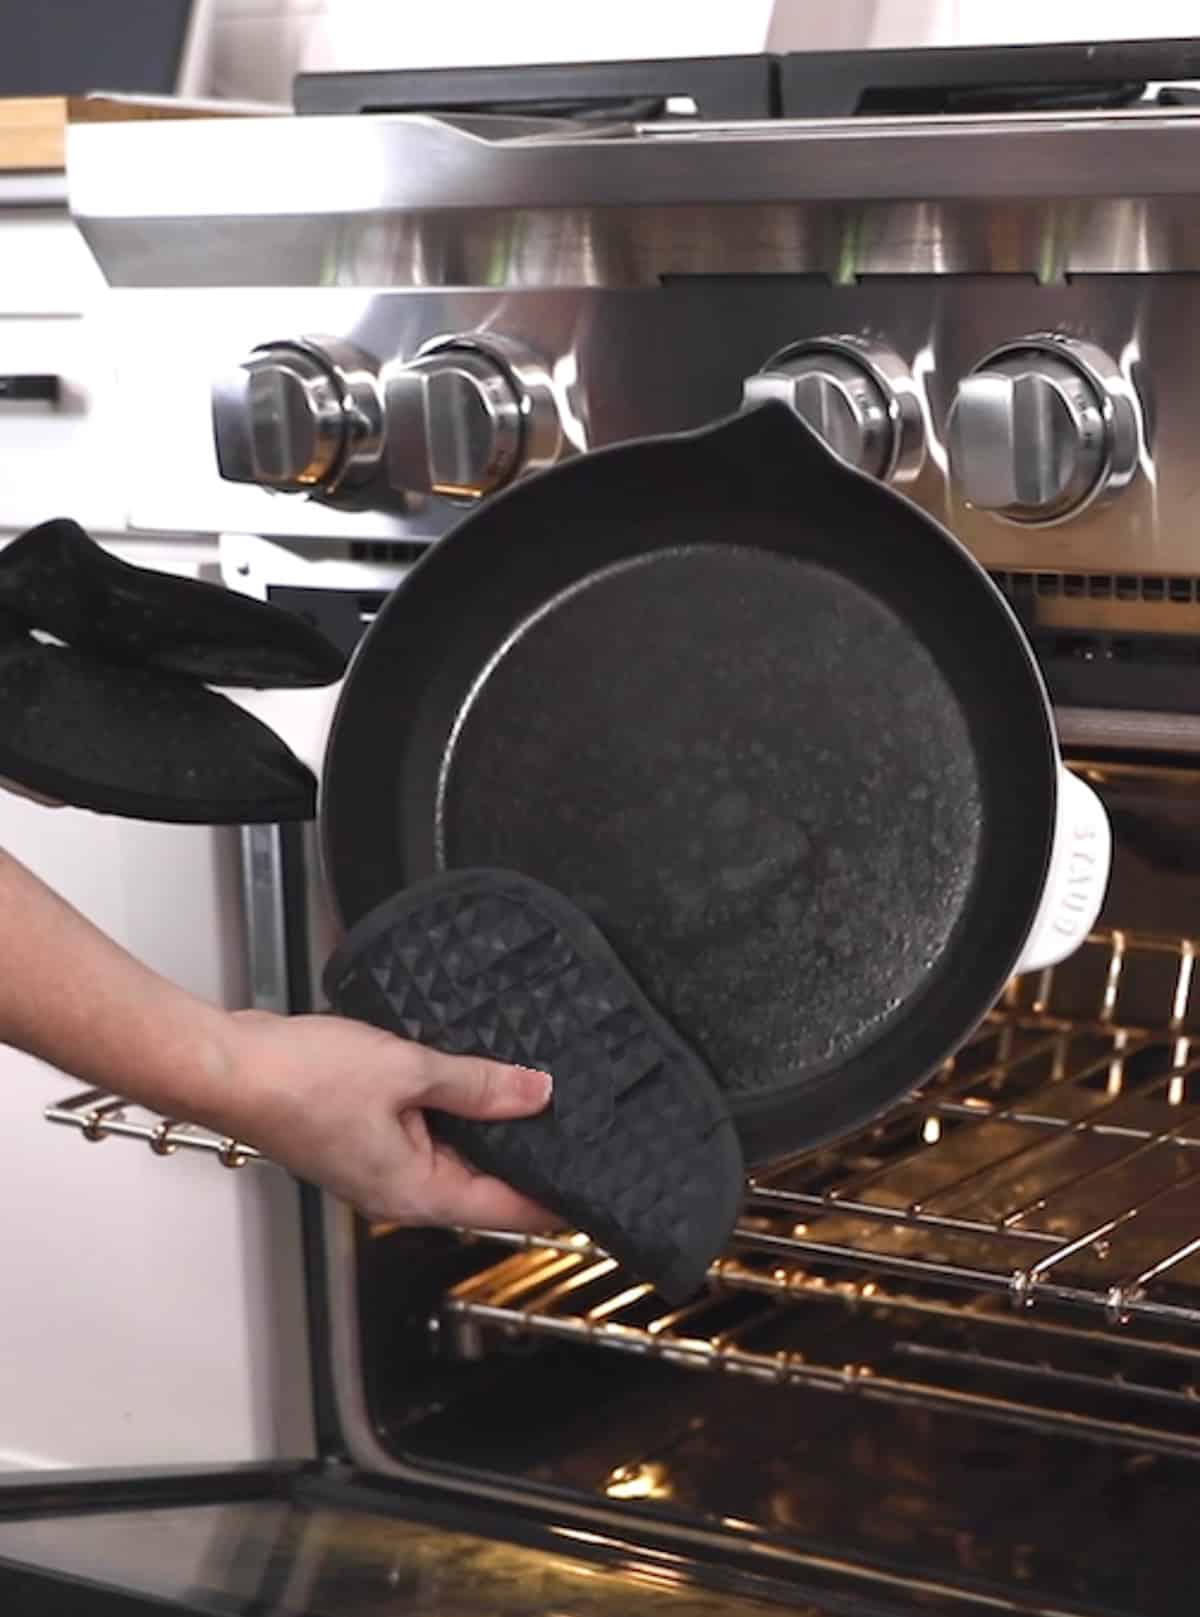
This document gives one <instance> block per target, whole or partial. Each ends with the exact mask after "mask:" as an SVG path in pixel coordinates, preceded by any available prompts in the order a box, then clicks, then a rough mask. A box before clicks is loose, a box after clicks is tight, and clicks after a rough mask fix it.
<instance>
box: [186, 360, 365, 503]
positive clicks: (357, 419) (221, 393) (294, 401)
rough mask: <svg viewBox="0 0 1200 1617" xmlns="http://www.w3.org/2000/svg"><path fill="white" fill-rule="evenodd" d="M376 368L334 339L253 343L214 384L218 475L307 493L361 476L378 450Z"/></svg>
mask: <svg viewBox="0 0 1200 1617" xmlns="http://www.w3.org/2000/svg"><path fill="white" fill-rule="evenodd" d="M376 369H377V367H376V365H375V362H374V360H372V359H371V357H370V356H369V355H368V354H365V353H363V352H362V351H361V350H360V349H357V348H355V347H354V346H353V345H352V344H350V343H345V342H341V341H339V340H337V339H336V338H308V337H304V338H299V339H297V340H295V341H288V342H273V343H264V344H262V345H261V346H260V347H258V348H256V349H255V350H254V351H253V353H252V354H251V355H250V357H249V359H247V360H245V361H244V362H243V363H242V364H241V365H239V366H237V367H236V369H235V370H233V371H232V372H230V374H229V375H227V376H225V377H223V378H222V379H221V380H220V381H218V382H217V384H216V385H215V387H214V389H213V400H212V406H213V432H214V435H215V438H216V446H217V464H218V466H219V467H220V472H221V476H222V477H224V478H228V479H229V480H230V481H231V482H234V483H258V484H260V485H262V486H263V487H265V488H271V489H279V490H285V491H289V492H293V493H306V494H314V495H328V494H333V493H336V492H337V490H338V489H339V488H341V487H343V486H346V485H351V484H354V483H357V482H361V481H362V480H363V479H364V478H365V477H366V476H368V475H369V474H370V473H371V472H372V471H374V470H375V468H376V467H377V466H378V464H379V461H380V459H381V456H382V453H383V409H382V404H381V401H380V397H379V386H378V380H377V375H376Z"/></svg>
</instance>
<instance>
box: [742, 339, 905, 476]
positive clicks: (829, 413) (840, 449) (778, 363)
mask: <svg viewBox="0 0 1200 1617" xmlns="http://www.w3.org/2000/svg"><path fill="white" fill-rule="evenodd" d="M742 398H743V402H744V403H745V404H747V405H751V404H758V403H761V402H762V401H763V400H764V399H782V400H783V402H784V403H785V404H789V405H790V406H791V407H792V409H793V410H794V411H795V412H796V414H797V415H798V416H799V417H800V418H801V420H802V421H805V422H807V423H808V425H809V426H810V427H812V429H813V431H814V432H817V433H819V434H820V436H821V437H822V438H823V439H824V440H825V442H826V443H827V444H828V445H829V447H830V448H831V449H832V450H833V451H834V452H835V453H836V454H838V455H840V456H841V458H842V459H843V460H844V461H848V462H849V464H850V465H851V466H854V467H856V468H857V469H858V470H859V471H861V472H867V473H868V474H869V475H870V476H872V477H880V478H887V479H889V480H891V481H893V482H899V483H904V482H909V481H911V479H912V478H914V477H915V476H916V475H917V473H918V472H919V471H920V469H921V463H922V460H923V458H924V434H923V430H922V423H921V408H920V401H919V400H918V398H917V393H916V389H915V387H914V385H913V381H912V377H911V376H910V375H909V373H908V371H907V369H906V368H905V366H904V364H903V363H902V362H901V360H899V359H898V358H897V356H896V355H895V354H893V353H892V352H891V350H890V349H887V348H884V347H883V346H882V345H881V344H879V343H874V342H870V341H867V340H865V339H863V338H860V337H820V338H818V339H816V340H815V341H813V342H806V343H798V344H795V345H794V346H793V347H791V348H785V349H784V350H783V351H782V352H781V353H779V354H776V355H775V356H774V358H772V359H769V360H768V361H767V363H766V364H765V365H764V366H763V368H762V370H761V371H760V372H759V373H758V375H757V376H751V377H749V378H748V379H747V380H746V382H745V383H744V385H743V390H742Z"/></svg>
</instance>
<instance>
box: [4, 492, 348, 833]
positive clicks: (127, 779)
mask: <svg viewBox="0 0 1200 1617" xmlns="http://www.w3.org/2000/svg"><path fill="white" fill-rule="evenodd" d="M43 636H52V637H53V642H56V643H51V642H49V641H47V640H46V639H45V638H42V637H43ZM57 642H61V643H57ZM343 671H344V659H343V657H342V654H341V653H340V652H339V651H338V649H337V648H336V647H335V646H333V645H331V644H330V642H329V641H327V640H326V639H325V637H324V636H323V635H321V634H320V633H319V632H318V631H317V630H315V629H313V628H312V627H311V626H310V625H308V624H306V623H304V622H303V621H302V620H301V619H299V618H298V617H295V616H294V615H293V614H291V613H288V612H284V611H281V610H280V609H279V608H277V607H273V606H269V605H267V604H266V603H264V602H261V601H254V600H251V599H249V598H247V597H245V596H239V595H237V594H236V593H234V592H231V591H229V590H227V589H225V588H224V587H222V586H220V585H216V584H207V583H203V582H200V581H198V580H194V579H187V578H176V577H174V576H171V575H169V574H165V573H161V572H157V571H154V570H151V569H147V568H140V567H133V566H130V565H129V564H128V563H127V562H124V561H121V560H119V559H118V558H117V557H114V556H111V555H109V554H108V553H107V552H106V551H104V550H102V549H101V547H100V546H99V545H97V544H96V543H95V542H94V541H93V540H91V539H90V538H89V537H88V536H87V534H85V533H84V531H83V530H82V529H81V528H80V527H78V526H77V524H75V523H73V522H68V521H55V522H48V523H44V524H42V526H41V527H39V528H34V529H32V530H30V532H28V533H26V534H24V535H23V536H22V537H21V538H20V539H17V540H14V541H13V543H12V544H10V545H8V546H7V547H6V548H5V549H4V550H3V551H0V777H3V778H5V779H7V780H9V781H11V782H13V783H14V784H16V785H18V786H21V787H24V788H26V789H27V790H30V791H33V792H35V793H37V794H38V795H40V796H43V797H48V798H52V799H54V800H55V801H58V802H62V803H67V804H70V805H71V806H72V807H75V808H83V809H91V810H93V811H95V812H97V813H102V814H115V815H121V816H124V817H127V818H133V819H146V820H160V821H167V822H176V823H190V824H205V825H216V824H237V825H244V824H252V823H260V822H267V823H276V822H280V821H290V820H307V819H311V818H312V817H313V814H314V812H315V807H316V781H315V779H314V777H313V775H312V772H311V771H310V770H309V769H308V768H307V766H306V765H305V764H303V763H302V762H301V761H300V760H299V759H298V758H297V757H296V756H295V755H294V754H293V753H292V751H291V750H290V748H288V747H287V746H286V745H285V744H284V743H283V742H282V741H281V740H280V739H279V738H278V737H277V736H276V735H275V734H274V733H273V731H272V730H271V729H269V728H268V727H267V726H266V725H265V724H263V723H261V722H260V721H259V720H258V719H256V718H255V717H253V716H252V715H251V714H249V713H246V712H244V711H243V710H242V709H241V708H239V707H238V706H236V705H235V704H234V703H233V702H231V701H230V700H229V698H228V697H225V696H223V695H221V694H220V693H219V692H217V691H213V690H209V689H208V683H209V682H211V683H213V684H220V685H225V686H228V687H231V688H236V687H239V686H240V687H246V686H250V687H260V688H262V687H271V688H278V687H293V688H294V687H313V686H322V685H328V684H331V683H332V682H334V681H335V680H337V679H338V678H340V676H341V674H342V672H343Z"/></svg>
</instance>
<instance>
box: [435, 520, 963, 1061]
mask: <svg viewBox="0 0 1200 1617" xmlns="http://www.w3.org/2000/svg"><path fill="white" fill-rule="evenodd" d="M581 647H583V648H586V656H581V654H580V648H581ZM551 693H552V695H553V700H552V701H547V696H548V695H549V694H551ZM438 822H439V842H440V847H441V854H442V862H443V863H444V864H445V865H447V866H449V867H456V866H465V865H473V864H479V865H492V866H500V867H507V868H510V869H514V870H522V871H526V872H528V873H530V874H532V875H534V876H537V877H539V878H541V879H542V880H543V881H545V882H548V883H549V884H551V885H552V886H554V887H557V888H558V889H560V890H561V891H562V892H563V893H565V894H566V895H567V896H568V897H569V898H571V899H573V900H574V902H575V903H576V904H578V905H579V906H580V907H581V908H583V909H585V910H587V911H588V912H589V913H590V914H591V915H592V917H593V918H594V919H595V920H596V921H597V922H598V923H599V925H600V926H601V927H602V929H603V930H604V931H605V932H606V934H607V935H608V937H609V939H610V941H611V942H612V944H613V946H614V947H615V949H616V950H617V952H618V954H619V955H620V956H621V957H622V959H623V960H624V961H625V963H626V965H627V966H628V967H629V969H630V970H631V971H632V973H633V975H634V976H635V977H636V978H637V979H638V980H639V981H640V982H641V984H642V985H643V987H644V988H645V990H646V991H647V993H648V994H649V995H650V997H651V998H652V999H653V1000H655V1001H656V1002H657V1003H658V1004H659V1006H660V1007H661V1008H662V1009H663V1010H664V1011H665V1013H666V1014H667V1016H668V1017H669V1018H670V1019H671V1020H672V1021H673V1022H674V1023H675V1024H676V1026H677V1027H678V1028H679V1029H680V1031H681V1032H682V1033H683V1035H684V1037H685V1038H687V1039H688V1040H689V1041H690V1042H691V1043H693V1044H694V1045H695V1046H696V1047H697V1048H698V1049H699V1051H700V1053H701V1054H702V1055H703V1056H704V1057H705V1059H706V1060H707V1061H708V1063H709V1064H710V1066H711V1067H712V1069H713V1070H714V1071H715V1072H717V1073H719V1074H720V1075H721V1079H722V1083H723V1085H724V1087H725V1088H726V1089H727V1090H728V1091H730V1092H731V1093H736V1092H739V1091H749V1090H757V1089H761V1088H763V1087H764V1086H765V1087H768V1088H777V1087H778V1086H779V1085H781V1084H783V1083H785V1082H787V1081H788V1080H789V1079H790V1078H792V1077H794V1075H795V1073H796V1071H797V1070H798V1069H800V1068H803V1069H805V1070H807V1071H808V1072H809V1073H810V1074H815V1073H816V1072H818V1071H820V1070H821V1069H823V1068H825V1067H827V1066H828V1065H829V1064H830V1063H832V1062H838V1061H842V1060H845V1059H846V1058H847V1057H849V1056H851V1055H852V1054H853V1053H854V1051H855V1050H856V1049H857V1048H858V1047H859V1046H861V1044H862V1043H863V1041H864V1040H865V1039H867V1038H868V1037H870V1036H872V1035H874V1034H877V1033H878V1032H879V1031H880V1030H881V1027H882V1025H883V1024H885V1023H886V1022H887V1020H888V1019H889V1017H890V1016H891V1015H892V1014H893V1013H894V1011H895V1010H896V1008H897V1007H898V1006H899V1005H900V1004H902V1003H903V1002H904V1001H905V1000H907V999H908V998H910V996H912V995H913V994H914V993H916V992H917V991H918V989H919V988H920V985H921V982H922V979H923V978H924V976H925V975H926V974H927V972H928V970H929V968H930V966H931V965H932V964H934V963H935V962H936V961H937V959H938V958H939V956H940V955H941V952H942V950H943V949H944V948H945V946H946V943H947V941H948V939H949V937H950V934H951V932H952V930H953V928H954V925H955V922H956V921H957V920H958V918H959V916H960V914H961V912H962V909H963V905H964V902H965V900H966V897H967V894H968V891H969V888H970V884H971V880H972V877H973V875H974V871H975V867H976V862H977V859H978V855H979V847H980V837H979V828H980V787H979V779H978V773H977V771H976V767H975V759H974V752H973V749H972V746H971V739H970V732H969V729H968V727H967V723H966V720H965V719H964V716H963V714H962V711H961V708H960V706H959V703H958V701H957V699H956V697H955V695H954V692H953V691H952V689H951V688H950V686H949V685H948V684H947V682H946V680H945V679H944V678H943V676H942V675H941V674H940V673H939V671H938V668H937V666H936V664H935V663H934V661H933V659H932V657H931V656H930V655H929V652H928V651H927V650H926V649H925V647H924V646H923V645H921V644H920V643H919V642H918V641H916V640H915V639H914V638H913V636H912V634H911V632H910V631H909V630H908V629H907V628H906V627H905V626H904V625H903V624H902V623H901V622H900V620H899V619H898V618H897V617H896V615H895V614H894V613H893V612H891V611H890V610H889V609H888V608H887V607H885V606H884V605H883V604H882V603H881V602H880V601H878V600H877V599H875V598H874V597H872V596H871V595H869V594H868V593H867V592H866V591H865V590H862V589H860V588H859V587H858V586H857V585H855V584H854V583H852V582H851V581H850V580H848V579H846V578H844V577H841V576H839V575H838V574H836V573H833V572H831V571H828V570H826V569H824V568H822V567H818V566H814V565H812V564H809V563H806V562H803V561H799V560H796V559H793V558H789V557H784V556H779V555H775V554H772V553H771V552H769V551H764V550H758V549H755V548H753V547H750V546H728V547H717V546H711V545H709V546H688V547H680V548H677V549H675V550H667V551H662V552H659V553H657V554H655V555H652V556H649V557H644V558H640V559H638V560H636V561H633V562H627V563H624V564H622V565H619V566H617V567H614V568H610V569H607V570H605V571H603V572H601V573H599V574H596V575H594V576H593V577H591V578H589V579H586V580H584V581H583V582H582V583H581V584H580V585H579V586H578V587H576V588H575V589H574V590H571V591H568V592H566V593H564V594H563V595H561V596H560V597H559V598H558V600H557V601H555V602H554V603H553V605H552V606H550V607H549V608H548V609H546V610H545V611H544V612H543V613H541V614H540V615H539V616H537V617H536V618H535V619H533V621H532V622H530V623H528V624H526V625H525V626H524V628H523V629H522V631H521V632H520V633H519V634H518V635H517V637H516V638H515V639H514V640H513V641H511V642H510V644H509V645H508V647H507V648H506V650H505V652H504V653H503V655H502V656H501V657H500V658H499V659H498V660H497V661H496V662H494V663H493V665H492V667H491V668H490V670H489V671H488V672H487V675H486V677H485V678H484V680H483V681H482V683H481V684H480V685H479V686H477V688H476V689H475V690H474V692H473V693H472V696H471V700H470V702H469V704H468V706H467V708H466V710H465V712H464V714H463V716H462V718H461V720H460V723H459V725H458V728H457V731H456V734H455V737H454V741H453V744H452V746H451V748H450V751H449V755H448V764H447V767H446V769H445V772H444V776H443V788H442V792H441V796H440V801H439V805H438Z"/></svg>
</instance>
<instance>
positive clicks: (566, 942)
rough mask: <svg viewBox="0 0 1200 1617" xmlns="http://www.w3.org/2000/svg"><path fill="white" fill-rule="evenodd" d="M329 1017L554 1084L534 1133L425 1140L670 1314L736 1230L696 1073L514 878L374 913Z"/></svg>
mask: <svg viewBox="0 0 1200 1617" xmlns="http://www.w3.org/2000/svg"><path fill="white" fill-rule="evenodd" d="M324 980H325V992H326V994H327V996H328V998H329V1000H330V1002H331V1003H332V1005H333V1006H334V1008H335V1009H336V1010H337V1011H338V1012H340V1013H341V1014H342V1015H345V1016H352V1017H356V1018H358V1019H359V1020H361V1021H365V1022H370V1023H372V1024H373V1025H374V1026H376V1027H382V1028H386V1029H387V1030H389V1031H390V1032H393V1033H396V1034H399V1035H400V1036H401V1037H403V1038H407V1039H413V1040H415V1041H416V1042H418V1043H421V1044H426V1045H430V1046H432V1047H434V1048H435V1049H439V1050H443V1051H446V1052H449V1053H452V1054H459V1055H467V1054H470V1055H481V1056H486V1057H489V1058H490V1059H493V1060H497V1061H504V1062H510V1063H514V1064H518V1065H521V1066H526V1067H536V1068H539V1069H541V1070H542V1071H546V1072H549V1073H550V1074H551V1075H552V1076H553V1079H554V1098H553V1101H552V1103H551V1105H550V1106H549V1107H548V1108H547V1110H546V1111H545V1112H544V1113H543V1114H542V1115H541V1116H538V1117H532V1118H522V1119H520V1120H517V1121H514V1122H495V1123H492V1122H488V1123H483V1122H476V1121H471V1120H466V1119H462V1118H457V1117H451V1116H448V1115H446V1114H443V1113H436V1114H434V1113H431V1114H430V1119H429V1121H430V1125H431V1127H433V1128H434V1130H435V1132H436V1133H437V1134H438V1135H439V1136H440V1137H441V1138H443V1139H445V1140H446V1141H448V1142H449V1143H450V1144H452V1145H453V1146H454V1147H455V1148H456V1149H457V1150H458V1151H460V1152H461V1153H462V1155H463V1156H464V1157H466V1158H468V1159H469V1160H470V1161H471V1162H473V1163H474V1164H475V1165H476V1166H477V1167H479V1168H481V1169H483V1170H484V1171H485V1172H488V1173H493V1174H496V1175H497V1176H498V1177H500V1178H502V1179H505V1180H507V1181H508V1183H510V1184H512V1185H514V1186H515V1187H516V1188H517V1189H518V1190H521V1191H523V1192H524V1193H525V1194H526V1195H528V1196H531V1197H533V1198H534V1200H535V1201H537V1202H539V1203H541V1205H543V1206H545V1207H547V1208H549V1209H550V1210H551V1211H553V1212H555V1213H558V1214H560V1215H561V1216H563V1217H564V1218H566V1219H568V1220H569V1221H570V1222H571V1223H572V1224H573V1225H575V1226H576V1227H578V1228H580V1229H583V1230H585V1231H587V1233H588V1234H589V1235H591V1236H593V1237H594V1238H595V1240H596V1241H598V1242H599V1243H600V1245H601V1246H603V1247H604V1248H605V1249H606V1250H607V1251H608V1252H610V1253H611V1254H612V1255H613V1256H614V1257H616V1258H618V1259H620V1261H621V1262H622V1263H624V1264H625V1265H626V1266H627V1267H628V1268H629V1269H631V1270H632V1271H633V1272H634V1274H635V1275H637V1276H638V1277H640V1278H642V1279H644V1280H646V1281H649V1282H650V1283H652V1284H653V1285H654V1286H655V1288H656V1289H657V1290H658V1291H659V1292H660V1293H661V1295H662V1296H663V1297H664V1298H665V1299H666V1300H667V1301H668V1302H672V1303H675V1302H680V1301H683V1300H684V1299H685V1298H687V1297H689V1296H690V1295H691V1294H692V1293H693V1292H694V1291H695V1290H696V1289H697V1288H698V1287H699V1286H700V1285H701V1284H702V1282H703V1279H704V1275H705V1272H706V1270H707V1268H708V1265H709V1264H710V1263H711V1261H712V1260H713V1259H714V1258H715V1257H716V1256H717V1255H718V1254H719V1253H720V1251H721V1249H722V1248H723V1247H724V1245H725V1243H726V1242H727V1241H728V1239H729V1236H730V1234H731V1233H732V1230H733V1225H734V1221H735V1219H736V1217H737V1213H738V1208H739V1206H740V1203H741V1197H742V1188H743V1177H744V1168H743V1162H742V1154H741V1148H740V1146H739V1144H738V1141H737V1136H736V1134H735V1132H734V1128H733V1124H732V1122H731V1121H730V1117H729V1112H728V1109H727V1107H726V1105H725V1101H724V1098H723V1096H722V1095H721V1092H720V1090H719V1089H718V1087H717V1085H716V1083H715V1082H714V1080H713V1078H712V1076H711V1074H710V1073H709V1072H708V1070H707V1068H706V1067H705V1066H704V1064H703V1063H702V1062H701V1061H700V1059H699V1058H698V1057H697V1056H696V1055H695V1053H694V1052H693V1051H692V1050H690V1049H689V1048H688V1047H687V1045H685V1044H684V1043H683V1041H682V1040H681V1039H680V1038H679V1037H678V1035H677V1034H676V1033H675V1032H674V1031H673V1029H672V1028H671V1027H670V1026H669V1025H668V1024H667V1023H666V1022H665V1021H664V1020H663V1018H662V1017H661V1016H660V1015H659V1013H658V1012H657V1011H656V1010H655V1009H654V1007H653V1006H652V1005H651V1004H650V1003H649V1001H648V1000H647V999H646V997H645V995H644V994H643V993H642V992H641V990H640V989H639V987H638V986H637V984H636V983H635V982H634V981H633V980H632V978H631V977H630V976H629V974H628V973H627V972H626V970H625V968H624V967H623V966H622V965H621V963H620V961H619V960H618V959H617V957H616V956H615V955H614V954H613V952H612V950H611V949H610V947H609V945H608V944H607V943H606V942H605V940H604V938H603V937H602V936H601V934H600V932H599V931H598V930H597V929H596V927H595V926H594V925H593V924H592V923H591V921H589V920H588V919H587V917H586V916H584V915H582V914H581V913H580V912H579V911H578V910H576V909H575V907H574V906H573V905H572V904H570V903H569V902H568V901H567V900H566V899H564V898H563V897H562V896H561V895H559V894H558V893H555V892H553V891H552V890H551V889H549V888H547V887H544V886H542V884H541V883H539V882H536V881H532V880H530V879H529V878H527V877H523V876H520V875H516V874H514V873H511V872H508V871H488V870H464V871H452V872H450V873H449V874H447V875H445V876H441V877H437V878H435V879H433V880H431V881H428V882H424V883H422V884H420V885H418V886H415V887H411V888H409V889H407V890H406V891H404V892H402V893H399V894H397V895H396V896H395V897H393V898H391V899H389V900H387V901H386V902H385V903H383V904H381V905H380V906H379V907H378V908H377V909H375V910H373V911H371V912H370V914H368V915H367V916H365V917H364V918H363V920H362V921H360V922H359V923H358V925H357V926H355V927H354V929H353V930H352V931H351V932H350V933H349V935H348V936H347V937H346V938H345V940H344V941H343V943H342V944H341V946H340V947H339V948H338V950H337V952H336V953H335V954H334V956H333V958H332V959H331V960H330V962H329V964H328V966H327V967H326V970H325V979H324Z"/></svg>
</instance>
